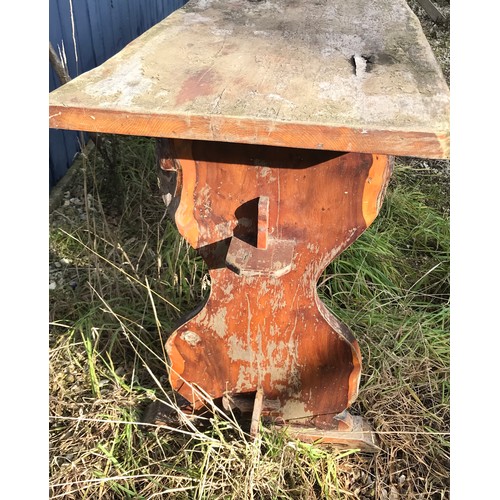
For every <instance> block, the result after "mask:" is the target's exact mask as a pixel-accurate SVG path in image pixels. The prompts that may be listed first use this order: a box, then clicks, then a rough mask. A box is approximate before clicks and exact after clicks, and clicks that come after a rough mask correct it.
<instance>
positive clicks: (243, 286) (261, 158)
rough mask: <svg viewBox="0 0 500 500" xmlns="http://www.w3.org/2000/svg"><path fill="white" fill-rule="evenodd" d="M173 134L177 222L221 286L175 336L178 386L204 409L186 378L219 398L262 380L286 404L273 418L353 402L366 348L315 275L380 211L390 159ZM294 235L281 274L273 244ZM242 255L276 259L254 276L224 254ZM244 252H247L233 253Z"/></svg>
mask: <svg viewBox="0 0 500 500" xmlns="http://www.w3.org/2000/svg"><path fill="white" fill-rule="evenodd" d="M169 142H170V144H169V145H168V146H165V147H163V148H162V147H160V151H168V152H170V154H174V152H175V153H176V154H177V156H176V157H175V163H176V164H178V165H179V166H180V169H181V171H182V172H183V179H185V178H187V179H188V184H187V186H185V185H184V184H183V185H182V191H181V196H180V203H179V207H178V211H180V213H181V214H182V217H178V216H176V221H177V225H178V229H179V231H180V232H181V234H183V235H184V236H186V238H187V239H188V241H189V242H190V243H191V244H192V245H193V246H194V247H195V248H197V249H198V251H199V252H200V254H201V255H202V257H203V258H204V259H205V261H206V262H207V264H208V267H209V272H210V277H211V283H212V287H211V292H210V296H209V298H208V300H207V302H206V304H205V305H204V307H203V309H202V310H201V311H199V312H198V313H197V314H196V315H194V316H193V317H192V318H191V319H190V320H189V321H187V322H186V323H185V324H184V325H182V326H181V327H179V328H178V329H177V330H176V331H175V332H173V334H172V335H171V336H170V338H169V340H168V342H167V352H168V354H169V357H170V360H171V367H172V370H171V373H170V380H171V383H172V386H173V387H174V389H176V390H177V391H179V392H180V394H181V395H182V396H184V397H185V398H187V399H188V400H189V401H190V402H191V403H192V404H193V405H194V406H195V407H196V406H202V405H203V401H202V400H200V399H199V398H196V397H194V399H193V392H192V390H191V388H190V387H189V384H192V385H194V386H197V387H200V388H202V389H203V391H205V392H206V393H207V394H209V395H210V397H212V398H214V399H217V398H221V397H224V395H227V394H245V393H246V394H248V393H253V392H255V391H256V390H257V389H258V388H259V387H260V388H262V390H263V393H264V398H265V399H267V400H273V401H279V409H275V410H274V411H273V415H275V416H278V417H281V418H284V419H292V418H299V417H302V418H303V417H312V416H315V415H320V414H323V415H329V417H325V419H326V420H327V421H328V419H330V420H332V419H333V416H334V415H336V414H338V413H341V412H343V411H344V410H345V409H346V408H348V407H349V405H350V404H352V402H353V401H354V399H355V398H356V395H357V392H358V387H359V378H360V373H361V354H360V351H359V347H358V343H357V342H356V340H355V338H354V336H353V335H352V333H351V332H350V331H349V329H348V328H347V326H345V325H343V324H342V323H341V322H340V321H339V320H338V319H337V318H335V317H334V316H333V314H331V313H330V312H329V311H328V310H327V309H326V307H325V306H324V305H323V304H322V303H321V301H320V300H319V298H318V295H317V292H316V283H317V280H318V278H319V276H320V274H321V273H322V271H323V270H324V268H325V267H326V266H327V265H328V264H329V262H330V261H331V260H333V259H334V258H335V257H336V256H337V255H338V254H340V252H342V251H343V250H344V249H345V248H346V247H347V246H348V245H350V244H351V243H352V242H353V241H355V240H356V238H357V237H359V235H360V234H361V233H362V232H363V231H364V230H365V229H366V228H367V227H368V225H369V224H370V223H371V222H372V220H373V218H374V217H375V215H376V213H377V212H378V209H379V208H380V201H381V198H382V197H383V194H384V192H385V187H386V185H387V182H388V179H389V176H390V173H391V166H392V163H391V161H390V158H388V157H386V156H380V155H378V156H375V155H370V154H358V153H338V152H332V151H313V150H301V149H288V148H276V147H269V146H251V145H237V144H234V145H233V144H225V143H202V142H190V141H177V140H173V141H169ZM180 142H182V144H180ZM161 161H163V162H164V163H165V162H166V159H163V160H161ZM184 169H186V171H187V172H188V174H187V176H186V175H184ZM243 186H244V188H242V187H243ZM215 187H217V189H215ZM261 199H264V200H268V201H265V210H266V214H267V228H268V242H267V243H268V245H267V249H264V248H260V249H259V248H257V246H258V238H257V233H258V230H259V224H258V221H259V217H260V215H261V212H260V211H259V209H260V210H262V203H260V202H258V200H261ZM205 206H209V207H210V211H209V212H208V214H207V213H205V210H204V207H205ZM252 218H253V219H254V223H252ZM242 220H243V223H242ZM221 226H224V227H232V228H234V229H233V233H234V234H233V235H232V236H228V234H226V233H224V234H223V235H221V233H220V231H219V228H220V227H221ZM236 234H237V236H235V235H236ZM193 235H196V238H193ZM221 236H222V238H221ZM235 242H236V243H237V245H236V247H234V248H236V250H235V249H234V248H233V246H234V243H235ZM287 242H289V243H290V244H292V245H293V254H291V255H292V257H291V258H290V257H289V259H290V260H291V262H293V265H290V266H289V268H288V269H287V273H285V274H276V273H274V272H272V271H273V265H274V264H273V262H274V260H273V258H272V255H274V254H273V252H275V251H276V248H277V247H276V245H278V246H279V244H280V243H281V244H283V243H285V244H286V243H287ZM232 248H233V250H232ZM273 249H274V250H273ZM240 251H242V252H243V251H248V252H249V253H251V254H255V255H259V252H260V253H262V255H264V254H266V252H267V253H268V255H269V256H271V257H266V258H264V257H263V258H255V259H254V260H251V259H249V260H248V261H245V266H247V269H244V271H245V272H235V270H234V269H231V268H230V267H228V266H227V261H231V258H229V256H230V255H231V252H234V253H235V254H238V252H240ZM281 258H282V259H284V260H286V259H285V258H284V257H283V254H282V257H281ZM238 259H240V261H241V259H243V258H242V257H241V256H240V255H238V256H237V257H233V261H234V260H236V261H238ZM266 259H267V260H266ZM280 262H281V261H280ZM266 265H268V266H269V268H270V269H269V270H268V272H265V266H266ZM280 265H281V264H280ZM252 269H253V270H254V271H256V272H252ZM246 271H248V272H246ZM193 333H195V334H196V337H194V336H193ZM186 336H187V339H188V340H196V342H193V341H191V342H189V341H186ZM183 338H184V341H183ZM198 338H199V340H198ZM178 374H179V375H181V376H182V377H179V376H178ZM332 422H333V421H332Z"/></svg>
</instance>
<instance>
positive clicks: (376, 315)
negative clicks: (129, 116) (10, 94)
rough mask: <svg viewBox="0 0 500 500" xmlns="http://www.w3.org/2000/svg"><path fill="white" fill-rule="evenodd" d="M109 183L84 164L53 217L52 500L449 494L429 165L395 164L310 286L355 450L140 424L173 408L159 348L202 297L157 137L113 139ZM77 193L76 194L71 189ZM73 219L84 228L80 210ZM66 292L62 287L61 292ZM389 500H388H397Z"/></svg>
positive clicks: (270, 435) (445, 327) (221, 420)
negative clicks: (339, 345)
mask: <svg viewBox="0 0 500 500" xmlns="http://www.w3.org/2000/svg"><path fill="white" fill-rule="evenodd" d="M112 139H113V140H114V141H115V146H114V149H113V155H114V158H115V161H116V163H115V166H114V169H113V171H112V172H111V173H110V171H109V169H108V168H107V167H106V165H104V164H103V163H102V160H101V158H100V157H99V155H97V154H95V153H92V154H90V156H89V158H87V159H86V161H85V162H84V166H83V168H82V169H81V171H79V172H78V175H77V179H76V180H75V182H74V184H73V186H72V187H71V195H70V197H74V196H76V197H78V198H80V199H81V200H84V199H87V200H88V199H89V197H88V195H91V198H90V200H92V203H90V202H89V203H87V204H84V205H82V206H81V207H80V209H81V211H78V210H77V207H75V206H74V205H71V204H69V205H67V206H64V205H61V207H60V208H59V209H57V210H56V211H55V212H54V213H53V214H52V215H51V226H50V256H51V261H52V263H53V264H55V263H56V262H59V261H61V259H65V260H64V261H63V264H62V266H61V268H60V276H59V281H60V283H59V284H58V286H57V287H56V289H55V290H52V291H51V294H50V319H51V326H50V413H51V421H50V477H51V478H50V481H51V486H50V490H51V497H52V498H67V499H71V498H75V499H80V498H89V499H95V498H109V499H116V498H138V499H139V498H168V497H172V498H179V499H184V498H185V499H202V498H203V499H229V498H256V499H260V498H265V499H267V498H269V499H288V498H289V499H297V498H301V499H302V498H303V499H312V498H342V499H343V498H345V499H348V498H349V499H350V498H356V499H362V498H384V495H386V496H387V498H389V497H388V495H389V494H392V495H393V497H394V494H395V493H394V492H397V493H398V494H399V495H400V498H410V499H411V498H415V499H416V498H448V495H449V478H448V471H449V322H450V318H449V315H450V307H449V209H448V200H447V189H448V185H447V177H446V175H445V173H443V172H444V170H445V169H443V168H442V167H443V165H442V162H441V163H439V162H436V163H435V164H434V165H435V168H430V169H429V168H426V167H425V166H423V165H422V163H420V162H417V161H416V160H410V159H401V158H400V159H398V161H397V162H396V168H395V172H394V175H393V178H392V179H391V182H390V185H389V189H388V192H387V197H386V200H385V202H384V205H383V208H382V210H381V213H380V215H379V217H378V218H377V219H376V221H375V222H374V224H373V225H372V226H371V227H370V228H369V229H368V230H367V231H366V232H365V233H364V234H363V235H362V236H361V237H360V238H359V239H358V240H357V241H356V242H355V243H354V244H353V245H352V246H351V247H350V248H348V249H347V250H346V251H345V252H344V253H343V254H342V255H341V256H339V258H337V259H336V260H335V261H334V262H332V263H331V264H330V265H329V266H328V267H327V269H326V270H325V272H324V273H323V275H322V276H321V278H320V280H319V282H318V293H319V295H320V297H321V298H322V300H323V301H324V302H325V304H326V305H327V307H328V308H329V309H330V310H331V311H332V312H333V313H334V314H335V315H336V316H338V317H339V318H340V319H341V320H342V321H344V322H345V323H346V324H347V325H348V326H349V327H350V329H351V330H352V331H353V333H354V335H355V336H356V338H357V339H358V341H359V343H360V346H361V351H362V354H363V362H364V366H363V375H362V381H361V389H360V394H359V397H358V400H357V401H356V402H355V404H354V405H353V407H352V413H354V414H360V415H363V416H364V417H366V418H367V419H368V420H369V421H370V422H371V423H372V424H373V426H374V427H375V430H376V431H377V432H378V433H379V437H380V440H381V445H382V450H383V451H382V452H380V453H379V454H377V455H374V456H372V455H365V454H362V453H355V452H343V453H341V452H338V451H335V450H334V449H332V448H331V447H328V446H318V445H308V444H305V443H301V442H298V441H296V440H293V439H291V438H290V437H288V436H287V435H286V433H285V432H284V431H283V430H281V431H276V430H271V429H268V428H266V427H262V429H261V431H262V432H261V433H260V435H259V438H258V440H257V441H256V442H253V441H252V440H250V439H249V438H248V436H247V435H246V434H245V432H244V431H243V430H242V429H241V428H240V426H239V425H238V422H237V421H235V420H234V418H233V417H232V416H231V415H223V414H220V413H216V414H215V416H214V417H213V419H212V421H211V422H210V425H208V426H207V425H205V424H206V422H204V421H202V420H200V421H194V422H193V421H190V420H187V419H186V418H185V417H183V416H182V415H179V416H178V425H172V426H171V427H168V428H163V427H156V426H154V425H149V426H147V425H142V424H141V423H140V420H141V414H142V411H143V410H144V408H145V407H146V406H147V405H148V404H149V403H150V402H151V401H154V400H156V399H160V400H162V401H165V402H167V403H169V404H171V405H172V407H174V408H175V402H174V399H173V398H174V396H173V394H172V392H171V390H170V388H169V384H168V380H167V377H166V358H165V353H164V349H163V344H164V342H165V340H166V335H167V334H168V332H169V331H171V330H172V328H174V326H175V324H176V322H177V321H178V320H179V318H180V317H181V316H182V315H183V314H184V313H186V312H189V311H190V310H192V309H193V308H194V307H196V306H197V305H198V304H199V303H200V302H201V301H202V300H203V299H204V298H206V297H207V294H208V292H209V289H210V280H209V278H208V276H207V274H206V267H205V265H204V263H203V261H202V260H201V259H200V258H199V257H198V256H197V255H196V254H195V252H194V251H193V250H192V249H191V248H189V247H188V245H187V244H186V243H185V242H184V241H183V240H182V238H181V237H180V236H179V234H178V232H177V230H176V228H175V226H174V225H173V223H172V222H171V221H170V220H169V219H168V217H166V212H165V207H164V205H163V202H162V200H161V197H160V195H159V192H158V188H157V185H156V177H155V167H154V164H155V160H154V143H153V142H152V141H151V140H149V139H125V138H119V137H117V138H112ZM83 187H85V191H86V192H84V189H83ZM82 215H83V216H82ZM71 282H73V283H76V286H70V285H69V284H70V283H71ZM394 498H395V497H394Z"/></svg>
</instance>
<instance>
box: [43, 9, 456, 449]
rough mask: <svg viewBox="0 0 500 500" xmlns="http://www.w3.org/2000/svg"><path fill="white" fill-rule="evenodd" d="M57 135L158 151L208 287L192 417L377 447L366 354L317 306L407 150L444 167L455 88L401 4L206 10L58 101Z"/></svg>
mask: <svg viewBox="0 0 500 500" xmlns="http://www.w3.org/2000/svg"><path fill="white" fill-rule="evenodd" d="M50 126H51V127H54V128H66V129H72V130H84V131H92V132H104V133H114V134H127V135H139V136H151V137H156V138H158V144H159V148H158V159H159V165H160V167H161V170H160V172H161V173H160V180H161V185H162V190H163V194H164V195H165V199H166V200H167V202H168V203H169V206H170V208H171V211H172V213H173V214H174V216H175V221H176V224H177V227H178V229H179V231H180V233H181V234H182V235H183V236H184V237H185V238H186V240H187V241H188V242H189V243H190V244H191V245H192V246H193V247H194V248H196V249H198V251H199V253H200V254H201V256H202V257H203V259H204V260H205V261H206V263H207V265H208V268H209V272H210V277H211V284H212V285H211V292H210V296H209V298H208V300H207V302H206V303H205V304H203V305H202V306H200V307H199V308H198V309H197V310H196V311H194V312H193V313H192V314H191V315H190V317H189V318H188V319H187V321H186V322H185V323H184V324H183V325H182V326H181V327H179V328H177V329H176V330H175V332H173V333H172V335H171V336H170V337H169V339H168V342H167V352H168V355H169V358H170V366H169V368H168V370H169V376H170V382H171V384H172V387H173V388H174V389H175V390H176V391H177V392H178V393H179V394H181V395H182V396H184V398H186V399H187V400H188V401H189V403H190V406H191V407H192V408H193V411H197V410H199V409H201V408H202V407H203V406H204V404H205V399H204V396H203V394H204V395H208V397H209V398H211V399H212V400H213V401H216V402H222V403H221V404H223V405H224V406H225V407H226V408H228V407H231V408H239V409H240V410H242V411H246V410H247V409H248V408H250V409H251V408H252V406H253V404H254V403H253V401H254V398H255V400H256V403H257V404H256V407H258V408H256V413H255V415H257V416H259V415H260V414H262V415H267V416H268V417H270V418H271V419H273V420H274V421H275V422H278V423H283V422H285V423H288V424H293V425H292V429H294V431H295V432H296V434H297V435H299V436H300V437H301V438H302V439H306V440H307V439H309V440H311V439H315V438H317V437H322V438H323V439H325V440H327V441H333V442H338V441H340V442H346V443H350V444H353V443H354V444H360V443H361V445H363V443H364V444H366V445H367V446H370V444H373V440H372V436H371V435H370V433H366V432H363V431H364V430H365V431H366V425H365V424H364V423H363V422H362V421H361V420H360V418H353V417H352V416H351V415H350V414H349V413H348V412H347V411H346V410H347V408H349V406H350V405H351V404H352V402H353V401H354V400H355V399H356V396H357V393H358V387H359V379H360V373H361V353H360V350H359V347H358V344H357V342H356V340H355V338H354V336H353V335H352V333H351V332H350V331H349V329H348V328H347V326H346V325H344V324H342V323H341V322H340V321H339V320H338V319H337V318H335V316H334V315H333V314H332V313H330V312H329V311H328V310H327V309H326V307H325V306H324V305H323V303H322V302H321V301H320V300H319V298H318V295H317V292H316V283H317V280H318V278H319V276H320V275H321V273H322V271H323V270H324V269H325V267H326V266H327V265H328V264H329V263H330V262H331V261H332V260H333V259H334V258H335V257H336V256H338V255H339V254H340V253H341V252H342V251H343V250H344V249H345V248H346V247H347V246H349V245H350V244H351V243H353V242H354V241H355V240H356V239H357V238H358V237H359V235H360V234H361V233H362V232H363V231H364V230H365V229H366V228H367V227H368V226H369V225H370V224H371V222H372V221H373V220H374V218H375V217H376V216H377V213H378V211H379V209H380V206H381V203H382V200H383V197H384V193H385V189H386V186H387V183H388V180H389V177H390V174H391V170H392V157H393V156H394V155H403V156H417V157H426V158H447V157H448V155H449V91H448V87H447V85H446V82H445V81H444V78H443V76H442V73H441V70H440V68H439V66H438V64H437V63H436V60H435V58H434V56H433V54H432V51H431V49H430V47H429V45H428V43H427V40H426V39H425V36H424V35H423V33H422V31H421V27H420V24H419V22H418V20H417V18H416V17H415V15H414V14H413V13H412V12H411V10H410V9H409V7H408V6H407V5H406V3H405V2H404V0H391V1H390V2H388V1H387V0H342V1H340V0H315V1H314V2H299V1H298V0H264V1H259V0H191V1H190V2H189V3H188V4H186V5H185V6H184V7H183V8H182V9H180V10H178V11H176V12H175V13H173V14H172V15H170V16H169V17H167V18H166V19H164V20H163V21H162V22H160V23H159V24H157V25H156V26H154V27H153V28H151V29H150V30H149V31H148V32H146V33H145V34H143V35H142V36H140V37H139V38H137V39H136V40H135V41H133V42H132V43H130V44H129V45H128V46H127V47H125V48H124V49H123V50H122V51H121V52H120V53H118V54H117V55H116V56H114V57H112V58H111V59H109V60H108V61H106V62H105V63H104V64H102V65H101V66H100V67H98V68H96V69H94V70H92V71H89V72H88V73H85V74H83V75H81V76H79V77H78V78H76V79H75V80H73V81H71V82H69V83H67V84H65V85H64V86H62V87H61V88H59V89H57V90H55V91H54V92H52V93H51V94H50Z"/></svg>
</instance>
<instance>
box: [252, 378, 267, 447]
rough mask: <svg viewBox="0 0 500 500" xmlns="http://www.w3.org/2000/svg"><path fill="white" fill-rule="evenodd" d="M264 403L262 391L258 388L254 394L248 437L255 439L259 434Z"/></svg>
mask: <svg viewBox="0 0 500 500" xmlns="http://www.w3.org/2000/svg"><path fill="white" fill-rule="evenodd" d="M263 401H264V391H263V390H262V388H260V387H259V388H258V389H257V392H256V393H255V402H254V404H253V412H252V423H251V424H250V436H252V438H254V439H255V438H256V437H257V435H258V433H259V424H260V414H261V413H262V403H263Z"/></svg>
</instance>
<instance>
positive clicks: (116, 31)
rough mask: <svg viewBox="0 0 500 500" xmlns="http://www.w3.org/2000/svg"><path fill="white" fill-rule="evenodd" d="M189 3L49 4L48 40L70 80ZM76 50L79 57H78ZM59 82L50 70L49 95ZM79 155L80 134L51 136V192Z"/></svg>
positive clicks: (98, 0)
mask: <svg viewBox="0 0 500 500" xmlns="http://www.w3.org/2000/svg"><path fill="white" fill-rule="evenodd" d="M186 1H187V0H49V39H50V42H51V43H52V45H53V47H54V49H55V50H56V52H59V51H61V52H63V51H64V54H65V58H66V62H67V66H68V72H69V74H70V77H71V78H75V77H76V76H78V75H80V74H82V73H84V72H86V71H89V70H90V69H92V68H95V67H96V66H98V65H100V64H102V63H103V62H104V61H106V60H107V59H109V58H110V57H111V56H113V55H114V54H116V53H117V52H118V51H120V50H121V49H122V48H123V47H125V45H127V44H128V43H130V42H131V41H132V40H134V39H135V38H137V37H138V36H139V35H141V34H142V33H144V32H145V31H146V30H148V29H149V28H151V26H153V25H155V24H156V23H158V22H160V21H161V20H162V19H164V18H165V17H166V16H168V15H169V14H170V13H172V12H173V11H174V10H176V9H178V8H179V7H182V6H183V5H184V4H185V3H186ZM75 45H76V55H75ZM59 85H60V82H59V80H58V78H57V76H56V74H55V72H54V70H53V68H49V91H52V90H54V89H55V88H57V87H59ZM79 151H80V133H79V132H73V131H65V130H53V129H51V130H50V132H49V189H52V188H53V187H54V186H55V184H56V183H57V182H58V181H59V180H60V179H61V178H62V177H63V176H64V174H65V173H66V171H67V170H68V168H69V167H70V166H71V164H72V163H73V160H74V158H75V155H76V154H77V153H78V152H79Z"/></svg>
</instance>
